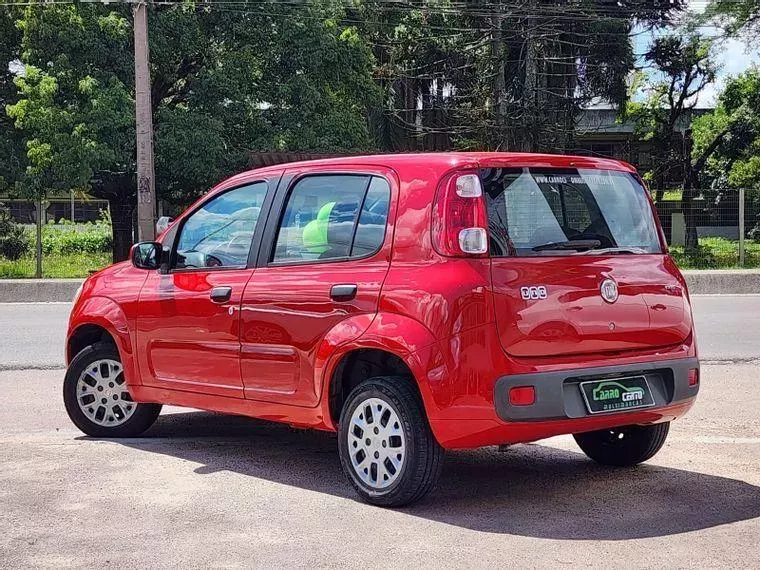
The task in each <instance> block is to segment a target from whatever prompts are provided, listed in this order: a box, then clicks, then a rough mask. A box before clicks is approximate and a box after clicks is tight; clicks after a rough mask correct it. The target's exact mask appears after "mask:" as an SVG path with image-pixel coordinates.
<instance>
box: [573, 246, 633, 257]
mask: <svg viewBox="0 0 760 570" xmlns="http://www.w3.org/2000/svg"><path fill="white" fill-rule="evenodd" d="M610 253H647V251H646V250H645V249H641V248H640V247H634V246H630V247H603V248H600V249H590V250H588V251H584V252H581V253H579V254H578V255H606V254H610Z"/></svg>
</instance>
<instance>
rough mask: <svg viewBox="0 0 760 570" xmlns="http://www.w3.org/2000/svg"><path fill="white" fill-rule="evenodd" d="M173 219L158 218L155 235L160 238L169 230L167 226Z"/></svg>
mask: <svg viewBox="0 0 760 570" xmlns="http://www.w3.org/2000/svg"><path fill="white" fill-rule="evenodd" d="M173 219H174V218H170V217H169V216H161V217H160V218H158V221H157V222H156V235H157V236H160V235H161V234H162V233H164V232H165V231H166V230H167V229H168V228H169V224H171V223H172V220H173Z"/></svg>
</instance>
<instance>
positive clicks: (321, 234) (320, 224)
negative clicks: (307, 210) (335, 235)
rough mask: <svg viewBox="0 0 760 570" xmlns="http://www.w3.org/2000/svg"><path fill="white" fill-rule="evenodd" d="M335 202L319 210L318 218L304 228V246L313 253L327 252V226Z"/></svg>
mask: <svg viewBox="0 0 760 570" xmlns="http://www.w3.org/2000/svg"><path fill="white" fill-rule="evenodd" d="M334 206H335V202H328V203H327V204H325V205H324V206H322V207H321V208H320V209H319V212H317V217H316V218H315V219H313V220H312V221H310V222H309V223H308V224H306V225H305V226H304V228H303V245H304V247H306V249H308V250H309V251H310V252H311V253H324V252H325V251H327V246H328V243H327V224H328V223H329V221H330V213H331V212H332V209H333V207H334Z"/></svg>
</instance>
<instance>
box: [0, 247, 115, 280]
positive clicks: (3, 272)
mask: <svg viewBox="0 0 760 570" xmlns="http://www.w3.org/2000/svg"><path fill="white" fill-rule="evenodd" d="M111 259H112V258H111V253H110V252H100V253H55V254H50V255H49V256H45V255H43V256H42V275H43V277H58V278H65V277H87V276H88V275H89V274H90V271H91V270H97V269H102V268H104V267H106V266H108V265H111ZM36 265H37V264H36V260H35V257H34V255H26V256H24V257H22V258H21V259H19V260H18V261H9V260H7V259H4V258H1V257H0V278H6V279H7V278H16V279H20V278H27V277H34V273H35V270H36Z"/></svg>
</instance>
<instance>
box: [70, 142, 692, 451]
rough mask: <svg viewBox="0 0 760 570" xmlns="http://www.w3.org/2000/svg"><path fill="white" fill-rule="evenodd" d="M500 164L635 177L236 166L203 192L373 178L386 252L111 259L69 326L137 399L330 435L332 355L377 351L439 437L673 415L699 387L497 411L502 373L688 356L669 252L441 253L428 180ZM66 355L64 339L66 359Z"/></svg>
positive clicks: (371, 161)
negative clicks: (604, 409)
mask: <svg viewBox="0 0 760 570" xmlns="http://www.w3.org/2000/svg"><path fill="white" fill-rule="evenodd" d="M505 165H508V166H530V167H536V166H541V167H578V168H598V169H609V170H617V171H623V172H629V173H635V170H634V169H633V167H631V166H630V165H627V164H625V163H621V162H618V161H612V160H604V159H596V158H588V157H566V156H555V155H527V154H512V153H444V154H431V155H389V156H371V157H353V158H340V159H329V160H324V161H314V162H308V163H295V164H289V165H282V166H277V167H268V168H265V169H260V170H257V171H252V172H248V173H244V174H241V175H238V176H236V177H233V178H231V179H229V180H226V181H224V182H223V183H221V184H220V185H218V186H217V187H216V188H215V189H213V190H212V191H211V192H210V193H209V194H207V195H206V196H204V197H203V198H202V199H201V200H199V203H201V202H205V201H206V200H208V199H209V198H210V197H212V196H214V195H216V194H218V193H220V192H223V191H225V190H227V189H230V188H233V187H236V186H239V185H241V184H245V183H249V182H251V181H254V180H261V179H262V178H267V179H269V180H270V181H271V180H274V181H280V180H281V182H282V184H290V183H292V181H293V180H295V179H297V178H298V177H299V176H302V175H305V174H310V173H315V172H319V173H326V172H329V173H341V172H350V173H353V172H361V173H368V174H375V175H379V176H383V177H384V178H385V179H386V180H388V182H389V184H390V187H391V204H390V208H389V215H388V225H387V228H386V234H385V241H384V242H383V245H382V247H381V248H380V250H379V251H378V252H377V253H376V254H374V255H372V256H371V257H368V258H366V259H357V260H349V261H345V262H341V263H325V264H322V263H308V264H302V265H299V264H291V265H287V266H284V265H283V266H278V265H276V264H264V265H262V264H260V263H259V264H258V266H256V267H251V268H248V269H234V270H208V271H189V272H188V271H176V272H170V273H168V274H160V273H158V272H149V271H146V270H141V269H136V268H134V267H132V266H131V265H128V264H119V265H116V266H113V267H111V268H108V269H105V270H103V271H101V272H99V273H97V274H96V275H94V276H92V277H90V278H89V279H88V280H87V281H86V283H85V285H84V288H83V291H82V294H81V296H80V297H79V300H78V301H77V303H76V304H75V307H74V310H73V312H72V315H71V320H70V327H69V337H70V338H73V337H74V336H76V334H77V331H78V330H79V329H80V327H82V326H84V325H97V326H102V327H103V328H104V329H105V330H106V331H107V332H108V333H109V334H110V335H111V336H113V338H114V339H115V341H116V344H117V346H118V348H119V352H120V355H121V358H122V361H123V363H124V370H125V376H126V379H127V382H128V384H129V386H130V391H131V393H132V397H133V398H134V399H135V400H136V401H142V402H160V403H166V404H175V405H181V406H188V407H193V408H201V409H207V410H214V411H219V412H226V413H233V414H242V415H248V416H253V417H258V418H263V419H269V420H275V421H280V422H286V423H289V424H293V425H298V426H307V427H314V428H318V429H324V430H335V429H336V425H335V421H334V420H333V418H332V417H331V413H330V408H329V401H328V397H327V394H328V391H329V386H330V382H331V381H332V378H333V374H334V372H335V370H336V367H337V366H338V364H339V362H340V361H341V358H342V357H344V356H345V355H347V354H349V353H351V351H354V350H358V349H380V350H383V351H386V352H389V353H391V354H393V355H396V356H397V357H399V358H400V359H402V360H403V361H404V362H405V363H406V364H407V366H408V367H409V369H410V370H411V372H412V374H413V375H414V378H415V380H416V381H417V383H418V386H419V390H420V394H421V396H422V399H423V402H424V405H425V410H426V412H427V416H428V419H429V421H430V425H431V427H432V430H433V433H434V435H435V436H436V438H437V439H438V441H439V442H440V443H441V444H442V445H443V446H444V447H447V448H468V447H478V446H483V445H492V444H502V443H514V442H522V441H531V440H535V439H540V438H544V437H549V436H553V435H557V434H562V433H577V432H581V431H590V430H596V429H603V428H606V427H611V426H617V425H625V424H631V423H654V422H661V421H669V420H671V419H674V418H676V417H679V416H681V415H683V414H684V413H685V412H686V411H687V410H688V409H689V407H690V406H691V404H692V402H693V397H692V398H690V399H687V400H686V401H682V402H677V403H674V404H672V405H669V406H661V407H657V408H656V409H644V410H636V411H629V412H624V413H610V414H604V415H599V416H595V415H590V416H587V417H582V418H571V419H559V420H546V421H531V422H520V421H504V420H503V419H502V418H500V417H499V415H498V414H497V413H496V410H495V406H496V402H495V396H494V394H495V382H496V380H497V378H498V377H500V376H503V375H519V374H535V373H553V372H557V371H562V370H570V369H573V370H576V369H585V368H589V369H591V368H594V367H602V366H610V365H636V364H639V363H642V364H645V363H648V362H651V361H653V360H656V361H669V360H673V361H675V360H678V359H684V358H695V357H696V356H697V351H696V343H695V339H694V335H693V333H692V327H693V323H692V320H691V307H690V303H689V298H688V293H687V291H686V284H685V282H684V280H683V277H682V276H681V274H680V273H679V271H678V269H677V268H676V266H675V264H674V263H673V261H672V259H671V258H670V257H669V256H668V255H667V254H666V253H663V254H656V255H654V254H652V255H637V256H614V255H593V256H592V255H589V256H587V257H584V258H583V260H582V261H579V257H578V256H574V257H572V258H567V257H521V258H515V257H505V258H488V257H480V258H450V257H443V256H441V255H439V254H438V253H437V252H436V251H435V249H434V248H433V247H432V244H431V229H430V228H431V216H432V208H431V203H432V201H433V198H434V196H435V193H436V190H437V188H438V184H439V181H440V180H441V179H442V178H443V177H444V176H445V175H446V174H447V173H449V172H451V171H453V170H461V169H473V168H480V167H490V166H505ZM274 185H275V186H276V183H275V184H274ZM271 191H274V188H272V189H271ZM280 191H281V190H280V189H279V188H278V190H277V192H278V195H279V193H280ZM275 203H276V201H275ZM650 207H651V200H650ZM192 210H193V208H190V209H189V210H188V212H191V211H192ZM186 215H187V212H186V213H185V214H183V215H182V216H180V218H178V219H177V220H176V221H175V222H174V224H173V225H172V228H173V227H176V226H177V225H178V224H181V222H182V219H183V218H184V216H186ZM270 215H272V214H270ZM262 217H264V213H262ZM172 228H170V229H169V230H167V232H166V233H165V234H164V235H169V234H170V233H171V232H172V231H173V230H172ZM659 232H660V239H661V241H662V245H663V251H666V249H665V243H664V239H663V237H662V231H661V229H659ZM263 247H265V244H263V243H262V248H263ZM603 277H611V278H614V279H616V280H617V282H618V283H619V291H620V300H619V301H618V303H616V304H615V305H614V306H610V305H604V304H602V302H601V301H600V300H599V294H598V291H599V279H600V278H603ZM344 282H358V283H361V286H360V287H359V291H358V293H357V296H356V298H355V299H353V300H351V301H348V302H342V303H336V302H333V301H332V300H331V299H330V296H329V291H330V287H331V286H332V285H334V284H336V283H344ZM527 283H544V284H547V285H549V290H550V291H551V292H552V293H551V294H550V295H549V296H548V298H547V299H545V300H543V301H542V302H541V304H540V306H539V305H538V304H530V303H527V302H526V301H524V300H522V299H521V298H520V296H519V290H520V286H522V285H525V284H527ZM222 285H223V286H231V287H232V289H233V296H232V298H231V299H230V302H229V303H226V304H224V305H218V304H214V303H212V302H210V301H209V298H208V293H209V291H210V289H212V288H213V287H215V286H222ZM610 307H613V308H612V309H611V310H610ZM557 315H563V317H562V318H561V319H558V318H557ZM613 321H614V325H615V327H617V330H616V331H611V329H610V323H611V322H613ZM73 356H74V355H73V354H71V350H70V349H69V353H68V358H69V360H70V359H71V358H72V357H73Z"/></svg>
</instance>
